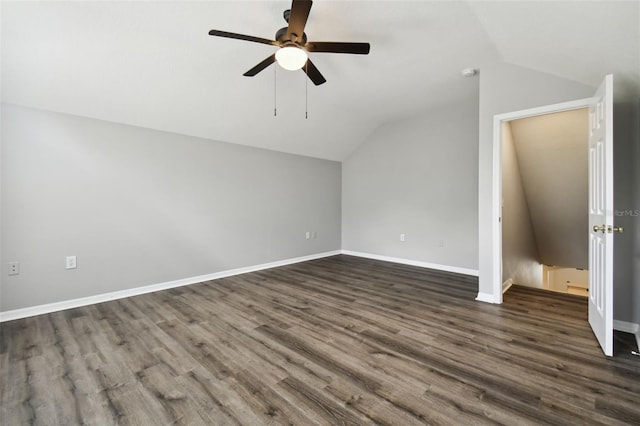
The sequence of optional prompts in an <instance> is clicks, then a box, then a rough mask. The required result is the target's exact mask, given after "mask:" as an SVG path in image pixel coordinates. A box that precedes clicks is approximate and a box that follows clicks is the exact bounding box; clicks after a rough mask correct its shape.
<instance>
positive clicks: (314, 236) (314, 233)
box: [311, 231, 316, 240]
mask: <svg viewBox="0 0 640 426" xmlns="http://www.w3.org/2000/svg"><path fill="white" fill-rule="evenodd" d="M311 238H312V239H314V240H315V238H316V231H313V232H311Z"/></svg>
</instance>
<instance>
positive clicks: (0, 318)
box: [0, 250, 341, 322]
mask: <svg viewBox="0 0 640 426" xmlns="http://www.w3.org/2000/svg"><path fill="white" fill-rule="evenodd" d="M340 253H341V251H340V250H335V251H329V252H324V253H317V254H312V255H309V256H301V257H295V258H291V259H284V260H278V261H276V262H269V263H262V264H260V265H253V266H246V267H244V268H237V269H230V270H227V271H221V272H214V273H212V274H207V275H199V276H197V277H190V278H183V279H180V280H175V281H169V282H164V283H159V284H152V285H147V286H144V287H136V288H131V289H127V290H120V291H114V292H111V293H103V294H97V295H95V296H88V297H81V298H78V299H71V300H64V301H61V302H55V303H48V304H46V305H39V306H31V307H28V308H22V309H14V310H11V311H6V312H0V322H5V321H11V320H16V319H20V318H27V317H32V316H35V315H42V314H48V313H51V312H57V311H64V310H66V309H71V308H79V307H80V306H87V305H93V304H96V303H102V302H108V301H110V300H115V299H123V298H125V297H131V296H138V295H141V294H146V293H153V292H155V291H160V290H167V289H170V288H175V287H182V286H185V285H190V284H196V283H201V282H203V281H210V280H216V279H219V278H225V277H230V276H233V275H240V274H246V273H248V272H255V271H261V270H263V269H271V268H277V267H279V266H285V265H291V264H294V263H300V262H306V261H308V260H314V259H321V258H323V257H329V256H335V255H338V254H340Z"/></svg>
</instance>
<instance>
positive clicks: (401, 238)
mask: <svg viewBox="0 0 640 426" xmlns="http://www.w3.org/2000/svg"><path fill="white" fill-rule="evenodd" d="M400 241H402V242H403V243H404V242H405V236H404V234H400Z"/></svg>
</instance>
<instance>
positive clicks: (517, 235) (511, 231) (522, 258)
mask: <svg viewBox="0 0 640 426" xmlns="http://www.w3.org/2000/svg"><path fill="white" fill-rule="evenodd" d="M508 279H512V280H513V282H514V283H515V284H519V285H525V286H528V287H537V288H541V287H542V265H541V263H540V255H539V253H538V246H537V244H536V239H535V236H534V232H533V226H532V224H531V216H530V215H529V205H528V203H527V197H526V194H525V191H524V188H523V186H522V177H521V174H520V166H519V163H518V156H517V154H516V148H515V145H514V142H513V136H512V133H511V123H502V282H505V281H507V280H508Z"/></svg>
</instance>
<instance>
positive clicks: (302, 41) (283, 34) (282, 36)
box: [275, 27, 307, 46]
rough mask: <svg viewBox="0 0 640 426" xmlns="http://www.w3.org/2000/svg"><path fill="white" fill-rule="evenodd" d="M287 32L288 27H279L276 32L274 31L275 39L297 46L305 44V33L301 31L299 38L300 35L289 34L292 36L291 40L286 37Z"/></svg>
mask: <svg viewBox="0 0 640 426" xmlns="http://www.w3.org/2000/svg"><path fill="white" fill-rule="evenodd" d="M288 32H289V28H288V27H283V28H280V29H279V30H278V32H276V37H275V38H276V40H278V41H279V42H281V43H296V44H297V45H299V46H304V45H305V44H307V33H302V39H300V37H297V34H291V35H292V36H293V37H292V38H294V39H293V40H291V39H289V38H288V37H287V33H288Z"/></svg>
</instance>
